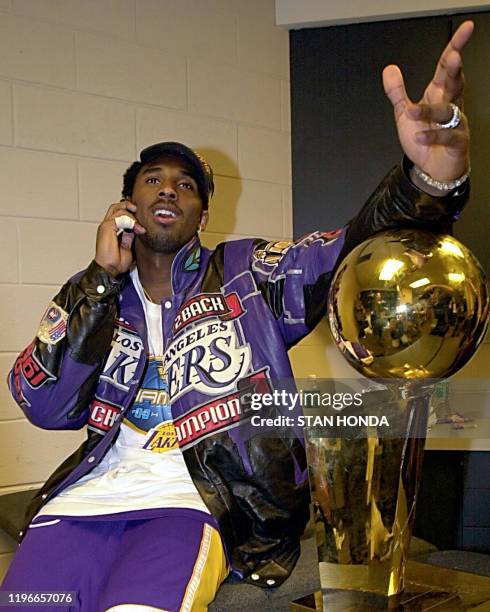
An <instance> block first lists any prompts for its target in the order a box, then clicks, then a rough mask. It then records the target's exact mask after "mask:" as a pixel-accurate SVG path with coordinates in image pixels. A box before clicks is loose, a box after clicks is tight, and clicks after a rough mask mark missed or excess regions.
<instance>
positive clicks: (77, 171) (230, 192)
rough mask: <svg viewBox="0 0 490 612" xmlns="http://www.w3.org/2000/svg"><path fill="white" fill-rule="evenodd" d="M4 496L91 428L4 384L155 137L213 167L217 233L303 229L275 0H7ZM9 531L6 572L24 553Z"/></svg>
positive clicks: (0, 475) (0, 308)
mask: <svg viewBox="0 0 490 612" xmlns="http://www.w3.org/2000/svg"><path fill="white" fill-rule="evenodd" d="M0 57H1V58H2V61H1V62H0V108H1V112H0V171H1V175H2V183H1V184H2V187H3V189H2V192H3V197H2V198H1V203H0V223H1V224H2V228H3V231H2V239H1V241H0V320H1V326H0V329H1V332H0V351H1V352H0V378H1V380H2V383H1V385H0V440H1V442H0V494H1V493H6V492H10V491H15V490H16V489H18V488H26V487H33V488H35V487H37V486H38V485H40V484H41V483H42V482H43V481H44V480H45V478H46V477H47V476H48V475H49V473H50V472H51V471H52V470H53V469H54V468H55V466H56V465H57V464H58V463H59V462H60V461H61V460H62V459H63V458H65V457H66V456H67V455H68V454H69V453H70V452H71V451H72V450H73V449H74V448H76V446H78V443H79V441H80V440H81V439H82V438H83V432H49V431H42V430H40V429H36V428H35V427H33V426H32V425H30V424H29V423H28V422H27V421H26V420H25V419H24V418H23V417H22V413H21V411H20V409H19V408H18V407H17V406H16V405H15V404H14V403H13V401H12V400H11V399H10V397H9V394H8V391H7V387H6V385H5V383H4V381H5V378H6V375H7V372H8V370H9V368H10V366H11V364H12V361H13V360H14V358H15V356H16V354H17V353H18V352H19V351H20V350H21V349H22V348H23V347H24V346H25V345H26V344H27V343H28V342H29V341H30V340H31V339H32V338H33V336H34V334H35V332H36V329H37V326H38V323H39V319H40V317H41V315H42V313H43V312H44V309H45V307H46V304H47V303H48V302H49V300H50V298H51V297H52V295H54V294H55V293H56V292H57V289H58V287H59V286H60V284H62V283H63V282H64V281H65V280H66V278H67V277H69V276H71V275H72V274H73V273H74V272H76V271H77V270H80V269H82V268H83V267H85V266H86V265H87V264H88V263H89V261H90V260H91V259H92V257H93V253H94V244H95V232H96V228H97V225H98V222H99V220H100V219H101V218H102V216H103V215H104V213H105V211H106V209H107V207H108V206H109V204H110V203H112V202H115V201H118V200H119V197H120V188H121V187H120V185H121V175H122V172H123V171H124V170H125V168H126V167H127V166H128V165H129V163H130V162H132V161H133V160H134V159H136V155H137V152H138V151H139V150H140V149H141V148H143V147H144V146H146V145H148V144H151V143H154V142H158V141H161V140H173V139H175V140H181V141H183V142H185V143H187V144H189V145H191V146H193V147H195V148H197V149H198V150H199V151H201V152H202V153H203V154H204V155H205V156H206V157H207V158H208V159H209V161H210V163H211V165H212V166H213V167H214V170H215V173H216V175H217V176H216V197H215V198H214V200H213V202H212V205H211V213H212V217H211V222H210V224H209V231H207V232H206V233H205V234H203V238H204V242H205V243H206V244H207V245H209V246H213V245H214V244H216V243H217V242H220V241H221V240H223V239H224V238H226V237H242V236H248V235H260V236H265V237H270V238H281V237H283V236H291V234H292V229H291V227H292V215H291V195H290V194H291V171H290V165H291V164H290V134H289V130H290V123H289V45H288V33H287V32H286V31H284V30H281V29H279V28H277V27H276V26H275V22H274V0H186V1H182V2H181V1H178V2H176V1H175V0H0ZM14 548H15V545H14V542H13V541H11V540H10V539H7V538H6V537H5V536H4V535H2V534H1V533H0V577H1V576H3V573H4V572H5V570H6V568H7V565H8V563H9V561H10V558H11V551H12V550H14Z"/></svg>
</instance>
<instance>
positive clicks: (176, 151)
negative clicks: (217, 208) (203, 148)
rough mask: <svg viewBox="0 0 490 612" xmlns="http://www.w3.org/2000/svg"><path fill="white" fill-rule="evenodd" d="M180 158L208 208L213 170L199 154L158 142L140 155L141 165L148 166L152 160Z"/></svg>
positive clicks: (211, 191)
mask: <svg viewBox="0 0 490 612" xmlns="http://www.w3.org/2000/svg"><path fill="white" fill-rule="evenodd" d="M167 155H168V156H171V157H177V158H179V157H181V158H182V159H183V160H185V161H186V162H187V164H188V165H189V168H190V170H191V176H192V178H193V179H194V180H195V181H196V183H197V187H198V190H199V195H200V196H201V200H202V203H203V206H204V208H205V209H207V208H208V204H209V198H210V197H211V196H212V195H213V193H214V182H213V170H212V168H211V166H210V165H209V164H208V162H207V161H206V160H205V159H204V158H203V157H202V156H201V155H199V153H196V152H195V151H193V150H192V149H190V148H189V147H187V146H186V145H184V144H182V143H180V142H159V143H157V144H154V145H151V146H149V147H146V149H143V150H142V151H141V153H140V161H141V163H142V164H148V163H150V162H151V161H153V160H154V159H158V158H159V157H165V156H167Z"/></svg>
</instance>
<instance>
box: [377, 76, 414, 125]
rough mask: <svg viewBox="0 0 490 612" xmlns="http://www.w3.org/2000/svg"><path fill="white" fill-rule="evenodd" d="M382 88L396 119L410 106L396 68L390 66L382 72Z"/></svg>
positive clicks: (401, 77)
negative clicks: (391, 105)
mask: <svg viewBox="0 0 490 612" xmlns="http://www.w3.org/2000/svg"><path fill="white" fill-rule="evenodd" d="M383 87H384V90H385V93H386V95H387V96H388V98H389V99H390V102H391V103H392V104H393V108H394V110H395V117H396V118H398V117H399V116H400V115H401V114H402V113H403V111H404V110H405V108H406V106H407V104H410V100H409V98H408V96H407V91H406V89H405V83H404V81H403V75H402V73H401V70H400V68H398V66H395V65H394V64H391V65H390V66H386V68H385V69H384V70H383Z"/></svg>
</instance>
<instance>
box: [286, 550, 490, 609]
mask: <svg viewBox="0 0 490 612" xmlns="http://www.w3.org/2000/svg"><path fill="white" fill-rule="evenodd" d="M405 578H406V580H405V590H404V591H403V593H401V594H400V595H398V596H397V597H398V598H399V599H398V602H396V601H395V598H394V597H390V598H386V597H383V596H381V597H378V596H377V595H374V596H373V594H372V593H365V592H362V591H352V590H344V589H343V590H336V589H324V590H323V591H317V592H316V593H312V594H311V595H307V596H306V597H302V598H301V599H297V600H295V601H293V602H291V603H290V606H289V610H290V612H361V611H362V612H368V611H370V610H373V611H374V610H380V609H381V610H382V609H384V610H386V609H391V610H397V611H398V612H424V611H425V610H427V611H429V610H430V611H431V612H432V610H433V611H434V612H436V611H437V612H466V611H468V610H471V612H489V611H490V578H489V577H487V576H479V575H477V574H470V573H468V572H461V571H458V570H450V569H446V568H443V567H437V566H434V565H428V564H426V563H417V562H416V561H408V563H407V568H406V576H405ZM388 599H389V601H388ZM383 600H384V601H383Z"/></svg>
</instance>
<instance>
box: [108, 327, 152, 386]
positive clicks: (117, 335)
mask: <svg viewBox="0 0 490 612" xmlns="http://www.w3.org/2000/svg"><path fill="white" fill-rule="evenodd" d="M143 348H144V347H143V342H142V340H141V338H140V337H139V335H138V333H137V332H136V330H134V329H133V328H131V327H130V326H129V325H128V324H126V323H125V322H124V321H121V320H119V321H118V322H117V323H116V325H115V328H114V337H113V340H112V349H111V352H110V354H109V357H108V358H107V361H106V363H105V366H104V370H103V372H102V374H101V375H100V379H101V380H105V381H107V382H108V383H110V384H111V385H114V386H115V387H117V388H118V389H121V390H123V391H129V388H130V387H129V385H130V382H131V380H132V379H133V378H134V375H135V373H136V368H137V366H138V363H139V361H140V356H141V353H142V352H143Z"/></svg>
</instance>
